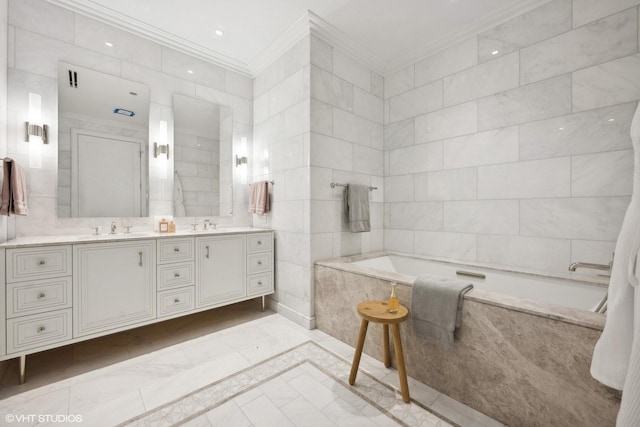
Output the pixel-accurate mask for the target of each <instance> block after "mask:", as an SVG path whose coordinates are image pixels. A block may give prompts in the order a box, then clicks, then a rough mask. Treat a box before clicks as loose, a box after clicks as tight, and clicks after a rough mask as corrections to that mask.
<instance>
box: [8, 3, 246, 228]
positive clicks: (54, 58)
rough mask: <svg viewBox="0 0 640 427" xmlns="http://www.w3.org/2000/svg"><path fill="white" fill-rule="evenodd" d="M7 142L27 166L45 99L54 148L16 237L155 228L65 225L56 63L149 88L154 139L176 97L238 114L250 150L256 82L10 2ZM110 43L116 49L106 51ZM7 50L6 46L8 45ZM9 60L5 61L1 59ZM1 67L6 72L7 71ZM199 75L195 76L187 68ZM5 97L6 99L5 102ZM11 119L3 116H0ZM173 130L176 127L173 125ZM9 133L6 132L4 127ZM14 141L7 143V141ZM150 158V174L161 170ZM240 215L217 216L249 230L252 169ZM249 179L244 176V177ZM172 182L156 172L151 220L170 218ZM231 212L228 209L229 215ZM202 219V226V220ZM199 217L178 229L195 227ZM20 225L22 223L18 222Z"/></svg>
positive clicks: (76, 19) (100, 221) (238, 132)
mask: <svg viewBox="0 0 640 427" xmlns="http://www.w3.org/2000/svg"><path fill="white" fill-rule="evenodd" d="M7 3H8V35H7V37H8V43H7V49H8V54H7V55H6V57H7V61H8V93H7V99H8V115H7V117H8V125H7V127H6V128H7V129H8V137H7V138H2V141H3V142H2V146H1V147H0V150H2V151H3V152H6V154H7V155H8V156H10V157H13V158H15V159H16V160H17V161H19V162H21V163H22V164H23V165H28V146H27V144H26V143H24V142H23V130H22V129H23V126H24V125H23V122H24V121H25V117H26V114H27V110H28V105H27V99H28V93H29V92H37V93H39V94H40V95H41V96H42V114H43V119H44V122H45V123H47V124H49V125H50V134H49V136H50V143H49V144H48V145H46V146H44V150H43V167H42V169H30V168H28V167H27V168H26V175H27V183H28V187H27V190H28V192H29V199H28V205H29V210H30V215H29V216H26V217H17V218H15V219H12V220H11V221H10V222H12V223H13V224H9V225H8V227H2V229H3V230H6V229H7V228H9V229H13V228H14V227H15V234H16V235H17V236H29V235H47V234H72V233H77V234H88V233H89V232H90V227H92V226H95V225H102V226H103V227H105V226H106V225H108V224H109V223H110V222H111V221H113V220H115V221H118V222H127V223H129V224H132V225H134V226H136V228H138V229H151V228H152V226H153V224H152V216H150V217H149V218H83V219H70V218H66V219H62V218H61V219H59V218H57V211H56V205H57V203H56V187H57V181H58V170H57V152H58V127H57V119H58V117H57V82H56V79H57V62H58V61H59V60H64V61H66V62H70V63H73V64H78V65H80V66H83V67H87V68H91V69H94V70H96V71H100V72H104V73H109V74H113V75H116V76H120V77H123V78H126V79H129V80H134V81H138V82H141V83H144V84H146V85H148V86H149V87H150V95H151V108H150V117H151V118H150V122H151V125H150V138H154V135H155V132H157V125H156V126H154V124H155V123H157V122H158V121H159V120H168V121H170V122H171V120H172V105H173V100H172V98H173V94H174V93H180V94H183V95H187V96H192V97H197V98H201V99H204V100H207V101H210V102H214V103H218V104H222V105H228V106H230V107H232V108H233V110H234V114H233V134H234V135H233V141H234V146H235V147H236V148H235V149H238V147H239V144H240V141H241V138H242V137H246V138H247V144H248V146H249V148H250V145H251V141H252V138H251V135H252V124H253V117H252V116H253V112H252V100H253V88H252V81H251V78H249V77H247V76H243V75H240V74H237V73H235V72H232V71H230V70H227V69H224V68H221V67H218V66H215V65H212V64H210V63H207V62H204V61H202V60H199V59H197V58H194V57H191V56H188V55H185V54H183V53H180V52H177V51H174V50H172V49H169V48H166V47H164V46H161V45H159V44H157V43H154V42H151V41H149V40H146V39H144V38H141V37H137V36H135V35H133V34H130V33H128V32H125V31H122V30H119V29H117V28H115V27H112V26H109V25H106V24H104V23H101V22H98V21H95V20H93V19H90V18H87V17H85V16H81V15H79V14H75V13H73V12H70V11H68V10H66V9H62V8H60V7H57V6H55V5H52V4H50V3H48V2H45V1H42V0H20V1H16V0H9V1H8V2H7ZM106 40H109V41H110V42H111V43H112V44H113V47H108V46H106V45H105V41H106ZM2 45H3V46H4V44H2ZM2 57H4V55H2ZM0 68H1V67H0ZM187 68H190V69H192V70H195V71H196V72H195V73H194V74H188V73H187V72H186V69H187ZM0 98H2V99H4V97H0ZM0 116H2V117H4V115H3V114H2V115H0ZM170 127H171V124H170ZM2 128H3V129H5V127H4V126H3V127H2ZM5 141H7V142H5ZM153 160H154V159H153V158H152V156H151V158H150V168H151V169H152V172H153V169H154V162H153ZM236 173H237V175H236V178H237V179H236V184H235V185H234V187H235V188H234V215H233V216H232V217H225V218H215V217H213V218H212V219H214V220H215V221H216V222H218V223H225V224H229V225H238V226H246V225H250V224H251V217H250V216H249V215H248V214H246V213H245V212H246V199H247V185H246V181H247V180H246V173H247V171H246V170H244V171H237V172H236ZM243 175H244V176H243ZM172 188H173V184H172V180H171V179H162V178H160V177H159V176H158V175H154V174H152V176H151V179H150V188H149V190H150V211H151V215H153V214H154V213H156V214H164V213H170V212H171V203H170V200H171V195H172ZM227 210H228V209H227ZM202 219H203V218H202V217H199V218H198V221H199V222H200V221H202ZM193 220H194V218H185V219H184V220H183V221H182V222H183V223H184V224H182V223H178V226H179V227H180V226H181V225H182V226H183V227H188V224H189V223H191V222H193ZM14 221H15V222H14Z"/></svg>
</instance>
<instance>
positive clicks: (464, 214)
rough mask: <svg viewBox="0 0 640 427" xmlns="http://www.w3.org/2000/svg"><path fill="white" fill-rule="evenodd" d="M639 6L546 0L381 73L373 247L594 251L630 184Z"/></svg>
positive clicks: (521, 261) (611, 227)
mask: <svg viewBox="0 0 640 427" xmlns="http://www.w3.org/2000/svg"><path fill="white" fill-rule="evenodd" d="M639 4H640V0H611V1H606V2H599V1H596V0H552V1H550V2H548V3H546V4H545V5H543V6H541V7H539V8H537V9H535V10H532V11H530V12H528V13H525V14H523V15H521V16H518V17H516V18H514V19H512V20H510V21H508V22H505V23H503V24H501V25H498V26H496V27H494V28H492V29H489V30H487V31H485V32H482V33H480V34H478V35H477V36H474V37H470V38H469V39H467V40H466V41H463V42H461V43H459V44H457V45H454V46H452V47H450V48H448V49H445V50H443V51H441V52H439V53H437V54H435V55H433V56H431V57H428V58H426V59H424V60H422V61H419V62H417V63H415V64H412V65H410V66H408V67H405V68H403V69H401V70H399V71H398V72H396V73H393V74H390V75H387V76H385V79H384V98H385V122H384V124H385V126H384V144H385V145H384V151H385V182H384V187H385V194H384V196H385V197H384V204H385V225H384V233H385V238H384V247H385V250H388V251H400V252H406V253H414V254H419V255H428V256H436V257H443V258H450V259H458V260H464V261H476V262H485V263H492V264H500V265H505V266H510V267H521V268H535V269H538V270H543V271H547V272H549V273H559V272H562V271H566V269H567V267H568V266H569V264H570V263H571V262H577V261H583V262H593V263H600V264H606V263H608V262H609V261H610V260H611V253H612V252H613V248H614V243H615V240H616V237H617V234H618V232H619V230H620V226H621V223H622V216H623V214H624V212H625V209H626V206H627V205H628V203H629V196H630V195H631V183H632V179H631V178H632V172H633V156H632V151H631V140H630V137H629V126H630V122H631V117H632V115H633V112H634V110H635V108H636V104H637V103H636V101H638V100H639V99H640V80H638V78H637V76H638V75H640V54H639V53H638V52H639V50H638V45H639V31H638V25H639V16H638V5H639ZM585 272H586V271H585Z"/></svg>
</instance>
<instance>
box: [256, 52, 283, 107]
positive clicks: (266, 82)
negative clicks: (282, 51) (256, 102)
mask: <svg viewBox="0 0 640 427" xmlns="http://www.w3.org/2000/svg"><path fill="white" fill-rule="evenodd" d="M282 80H284V57H282V56H280V57H279V58H278V59H276V60H275V61H274V62H272V63H271V64H270V65H269V66H267V67H266V68H265V69H264V70H262V71H261V72H260V73H258V75H257V76H255V78H254V79H253V96H254V97H257V96H260V95H262V94H263V93H265V92H267V91H268V90H269V89H271V88H272V87H274V86H275V85H277V84H278V83H280V82H281V81H282Z"/></svg>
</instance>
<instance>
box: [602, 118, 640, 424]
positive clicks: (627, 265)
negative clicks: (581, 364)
mask: <svg viewBox="0 0 640 427" xmlns="http://www.w3.org/2000/svg"><path fill="white" fill-rule="evenodd" d="M631 140H632V142H633V149H634V156H635V170H634V175H633V194H632V196H631V202H630V203H629V208H628V209H627V213H626V214H625V216H624V220H623V222H622V229H621V230H620V235H619V236H618V240H617V242H616V249H615V257H614V259H613V266H612V269H611V279H610V281H609V293H608V301H607V320H606V323H605V326H604V331H602V335H601V336H600V339H599V340H598V342H597V343H596V347H595V349H594V350H593V360H592V361H591V375H592V376H593V377H594V378H595V379H597V380H598V381H600V382H601V383H603V384H605V385H608V386H609V387H613V388H616V389H618V390H622V402H621V404H620V412H619V413H618V422H617V424H616V425H617V427H637V426H639V425H640V288H639V287H638V277H639V276H640V265H638V264H639V263H640V259H639V257H640V253H639V252H640V106H639V107H638V108H637V109H636V113H635V115H634V117H633V122H632V123H631Z"/></svg>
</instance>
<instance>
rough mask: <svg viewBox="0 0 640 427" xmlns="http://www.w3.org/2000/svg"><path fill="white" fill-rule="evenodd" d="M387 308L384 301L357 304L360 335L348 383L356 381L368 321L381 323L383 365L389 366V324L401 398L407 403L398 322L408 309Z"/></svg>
mask: <svg viewBox="0 0 640 427" xmlns="http://www.w3.org/2000/svg"><path fill="white" fill-rule="evenodd" d="M388 310H389V306H388V305H387V302H386V301H365V302H361V303H360V304H358V314H359V315H360V317H362V324H361V325H360V336H359V337H358V345H357V346H356V353H355V354H354V355H353V363H352V364H351V374H350V375H349V384H351V385H353V384H354V383H355V382H356V375H358V366H359V365H360V357H361V356H362V348H363V347H364V339H365V337H366V336H367V326H369V322H373V323H382V332H383V335H384V336H383V342H382V345H383V348H384V366H386V367H387V368H389V367H391V355H390V354H389V325H392V326H393V346H394V347H395V349H396V360H397V363H398V376H399V377H400V390H401V391H402V400H404V401H405V402H407V403H409V384H407V371H406V370H405V368H404V354H403V353H402V341H401V340H400V323H402V322H404V321H405V320H406V319H407V317H408V316H409V310H407V308H406V307H404V306H402V305H400V307H398V311H397V312H396V313H389V311H388Z"/></svg>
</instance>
